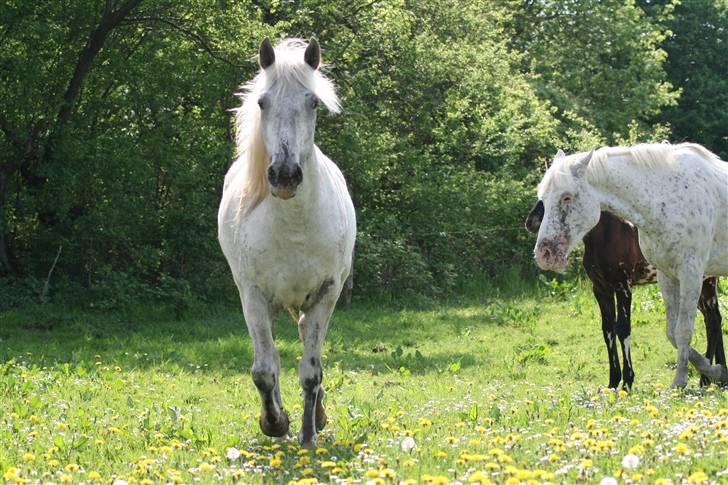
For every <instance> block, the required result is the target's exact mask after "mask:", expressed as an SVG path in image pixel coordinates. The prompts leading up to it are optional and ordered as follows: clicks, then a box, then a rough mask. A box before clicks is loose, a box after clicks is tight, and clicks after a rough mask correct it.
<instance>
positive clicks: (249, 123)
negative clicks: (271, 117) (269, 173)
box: [235, 39, 340, 216]
mask: <svg viewBox="0 0 728 485" xmlns="http://www.w3.org/2000/svg"><path fill="white" fill-rule="evenodd" d="M307 45H308V44H307V42H305V41H303V40H301V39H285V40H282V41H281V42H280V43H279V44H278V45H276V46H275V62H274V63H273V64H272V65H271V66H269V67H268V69H265V70H264V69H260V71H258V74H257V75H256V76H255V77H254V78H253V79H252V80H251V81H249V82H248V83H246V84H245V85H243V86H242V92H240V93H238V95H239V96H240V97H241V99H242V101H243V103H242V106H241V107H240V108H238V109H236V110H235V111H236V114H235V143H236V163H242V164H244V167H243V170H244V175H243V176H244V182H243V187H242V192H241V197H240V207H239V215H241V216H242V215H245V214H247V213H249V212H250V211H251V210H253V209H254V208H255V207H257V206H258V204H260V203H261V202H262V201H263V199H264V198H265V196H266V194H267V191H268V181H267V177H266V167H267V165H268V153H267V151H266V148H265V144H264V143H263V136H262V132H261V129H260V107H259V106H258V99H259V98H260V96H261V95H262V94H264V93H265V92H266V91H268V90H269V89H270V88H271V87H272V86H273V85H274V84H276V82H281V83H286V84H290V83H300V84H302V85H303V86H305V87H306V88H307V89H309V90H311V92H313V93H314V94H315V95H316V96H317V97H318V98H319V100H320V101H321V102H322V103H323V104H324V106H326V108H328V110H329V111H331V112H333V113H338V112H339V110H340V105H339V98H338V96H337V95H336V90H335V88H334V84H333V83H332V82H331V80H330V79H328V78H327V77H326V76H325V75H324V74H323V73H322V72H321V67H319V69H316V70H314V69H311V67H310V66H309V65H308V64H306V63H305V62H304V60H303V53H304V51H305V50H306V46H307Z"/></svg>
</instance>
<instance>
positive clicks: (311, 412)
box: [298, 280, 341, 448]
mask: <svg viewBox="0 0 728 485" xmlns="http://www.w3.org/2000/svg"><path fill="white" fill-rule="evenodd" d="M340 289H341V287H340V286H336V285H334V283H333V281H331V280H328V281H326V282H324V284H323V285H322V286H321V288H320V289H319V291H317V292H316V294H312V295H309V298H307V301H306V303H305V304H304V308H303V310H304V314H303V317H301V320H300V321H299V323H298V331H299V334H300V336H301V340H302V341H303V358H301V363H300V364H299V366H298V377H299V379H300V381H301V387H302V388H303V416H302V421H303V423H302V425H301V433H300V435H299V440H300V442H301V446H302V447H304V448H312V447H314V446H315V445H316V435H317V433H318V431H321V430H322V429H323V427H324V424H325V423H326V412H325V411H324V406H323V396H324V390H323V387H322V381H323V371H322V368H321V348H322V347H323V344H324V338H325V337H326V330H327V329H328V326H329V320H330V319H331V314H332V313H333V311H334V306H335V305H336V300H337V299H338V297H339V291H340Z"/></svg>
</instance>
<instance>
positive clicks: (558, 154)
mask: <svg viewBox="0 0 728 485" xmlns="http://www.w3.org/2000/svg"><path fill="white" fill-rule="evenodd" d="M565 156H566V153H564V150H562V149H561V148H559V151H557V152H556V156H555V157H554V158H555V159H556V158H562V157H565Z"/></svg>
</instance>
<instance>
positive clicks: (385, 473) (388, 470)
mask: <svg viewBox="0 0 728 485" xmlns="http://www.w3.org/2000/svg"><path fill="white" fill-rule="evenodd" d="M380 476H381V477H382V478H389V479H393V478H394V477H396V476H397V472H395V471H394V470H392V469H391V468H385V469H384V470H382V472H381V474H380Z"/></svg>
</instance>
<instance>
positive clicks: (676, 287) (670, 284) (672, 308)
mask: <svg viewBox="0 0 728 485" xmlns="http://www.w3.org/2000/svg"><path fill="white" fill-rule="evenodd" d="M657 283H658V285H660V291H661V292H662V299H663V300H664V302H665V309H666V319H667V325H666V330H667V332H666V333H667V339H668V340H669V341H670V343H671V344H672V346H673V347H675V348H676V349H677V350H678V359H677V370H676V371H675V378H674V379H673V381H672V386H673V387H681V388H682V387H685V386H687V385H688V367H687V355H685V356H684V362H681V359H680V357H681V356H680V348H679V347H678V341H677V339H676V337H675V333H676V330H677V327H678V316H679V310H680V282H679V281H677V280H675V279H673V278H671V277H669V276H667V275H666V274H665V273H663V272H662V271H659V270H658V271H657ZM696 308H697V306H696ZM688 342H689V340H688ZM681 364H682V365H681Z"/></svg>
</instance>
